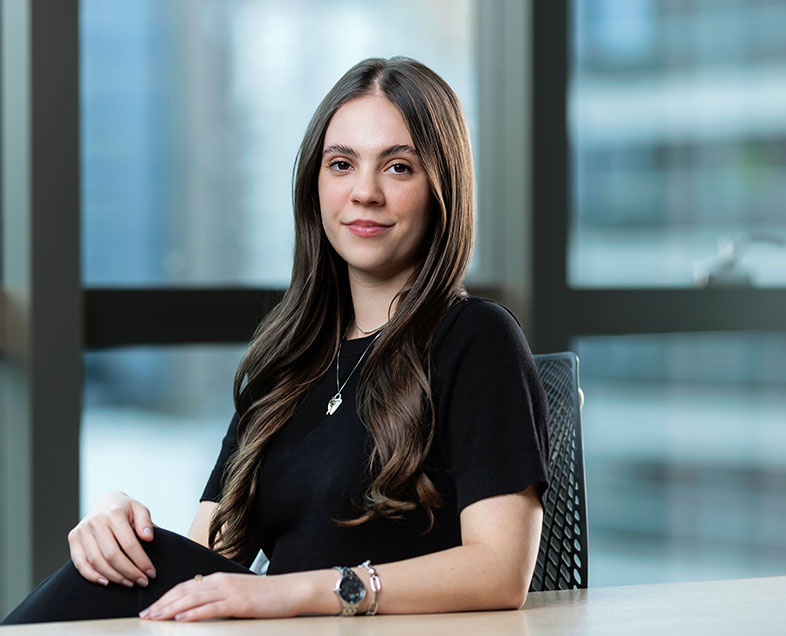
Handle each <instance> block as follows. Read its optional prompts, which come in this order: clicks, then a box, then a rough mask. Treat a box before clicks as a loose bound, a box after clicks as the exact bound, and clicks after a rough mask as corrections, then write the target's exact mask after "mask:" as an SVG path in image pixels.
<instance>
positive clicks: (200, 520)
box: [188, 501, 218, 548]
mask: <svg viewBox="0 0 786 636" xmlns="http://www.w3.org/2000/svg"><path fill="white" fill-rule="evenodd" d="M217 507H218V504H217V503H215V502H214V501H203V502H201V503H200V504H199V508H198V509H197V513H196V516H195V517H194V522H193V523H192V524H191V529H190V530H189V531H188V538H189V539H191V540H192V541H196V542H197V543H199V544H201V545H203V546H205V547H206V548H207V547H209V546H208V545H207V543H208V533H209V532H210V520H211V519H212V518H213V513H214V512H215V510H216V508H217Z"/></svg>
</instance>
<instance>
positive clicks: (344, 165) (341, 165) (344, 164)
mask: <svg viewBox="0 0 786 636" xmlns="http://www.w3.org/2000/svg"><path fill="white" fill-rule="evenodd" d="M330 167H331V168H335V169H336V170H338V171H339V172H345V171H347V170H349V168H350V166H349V162H348V161H333V162H332V163H331V164H330Z"/></svg>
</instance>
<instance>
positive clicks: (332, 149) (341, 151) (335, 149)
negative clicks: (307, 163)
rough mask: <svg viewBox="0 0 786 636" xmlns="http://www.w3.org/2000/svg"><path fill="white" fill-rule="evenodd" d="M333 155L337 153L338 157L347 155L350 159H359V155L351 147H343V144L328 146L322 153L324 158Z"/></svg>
mask: <svg viewBox="0 0 786 636" xmlns="http://www.w3.org/2000/svg"><path fill="white" fill-rule="evenodd" d="M332 153H336V154H338V155H347V156H348V157H354V158H355V159H357V158H358V156H359V155H358V153H357V152H355V151H354V150H352V148H350V147H349V146H342V145H341V144H333V145H331V146H328V147H327V148H325V149H324V150H323V151H322V156H323V157H324V156H325V155H329V154H332Z"/></svg>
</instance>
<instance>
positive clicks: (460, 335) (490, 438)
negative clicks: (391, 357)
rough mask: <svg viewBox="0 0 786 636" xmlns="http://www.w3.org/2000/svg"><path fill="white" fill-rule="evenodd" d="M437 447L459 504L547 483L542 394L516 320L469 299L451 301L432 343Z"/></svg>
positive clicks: (487, 303)
mask: <svg viewBox="0 0 786 636" xmlns="http://www.w3.org/2000/svg"><path fill="white" fill-rule="evenodd" d="M432 368H433V369H434V371H435V373H436V387H437V396H436V402H435V407H436V426H437V439H438V442H437V443H438V445H439V449H440V451H441V453H442V457H443V460H444V462H445V465H446V468H447V470H448V472H449V473H451V474H452V475H453V478H454V480H455V484H456V504H457V506H458V509H459V510H462V509H463V508H464V507H466V506H468V505H470V504H472V503H474V502H475V501H479V500H480V499H484V498H486V497H492V496H494V495H502V494H509V493H514V492H519V491H521V490H524V489H525V488H527V487H528V486H530V485H532V484H535V485H536V486H537V488H538V492H539V494H540V496H541V497H542V496H543V493H544V492H545V490H546V488H547V486H548V473H547V470H546V458H547V455H548V437H547V436H548V429H547V420H548V413H547V404H546V395H545V392H544V390H543V386H542V384H541V382H540V378H539V376H538V373H537V370H536V368H535V363H534V361H533V359H532V354H531V352H530V349H529V345H528V344H527V341H526V339H525V337H524V333H523V331H522V329H521V325H519V323H518V321H517V320H516V319H515V318H514V317H513V314H511V313H510V312H509V311H508V310H507V309H506V308H504V307H503V306H501V305H499V304H497V303H495V302H493V301H490V300H486V299H481V298H471V299H469V300H467V301H464V302H462V303H461V304H459V305H458V307H457V308H454V309H453V310H452V311H451V312H450V313H449V314H448V317H447V318H446V320H445V322H444V323H443V326H442V327H441V328H440V330H438V332H437V334H436V336H435V339H434V344H433V346H432Z"/></svg>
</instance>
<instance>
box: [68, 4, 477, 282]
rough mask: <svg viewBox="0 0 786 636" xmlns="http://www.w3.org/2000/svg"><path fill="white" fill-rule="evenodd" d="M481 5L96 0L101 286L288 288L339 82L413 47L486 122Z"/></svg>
mask: <svg viewBox="0 0 786 636" xmlns="http://www.w3.org/2000/svg"><path fill="white" fill-rule="evenodd" d="M474 5H475V2H474V0H429V1H428V2H422V1H420V0H401V1H399V2H395V3H376V2H374V3H369V2H366V1H365V0H347V1H344V2H340V3H324V2H319V1H317V0H294V1H291V2H284V3H282V2H278V1H274V0H226V1H221V2H216V1H214V0H167V2H160V1H159V0H113V1H112V2H105V1H104V0H82V5H81V20H82V22H81V30H82V33H81V40H82V70H81V75H82V77H81V81H82V86H81V90H82V95H81V97H82V153H83V154H82V168H83V233H84V241H83V242H84V256H83V277H84V280H85V282H86V283H87V284H88V285H100V286H107V285H113V286H114V285H168V284H231V285H236V284H252V285H263V286H272V287H285V286H286V285H287V284H288V282H289V275H290V270H291V264H292V245H293V222H292V207H291V178H292V166H293V164H294V160H295V155H296V153H297V150H298V146H299V144H300V141H301V139H302V136H303V133H304V132H305V129H306V125H307V124H308V121H309V119H310V118H311V115H312V114H313V112H314V110H315V108H316V106H317V104H318V103H319V101H320V100H321V99H322V97H323V96H324V95H325V93H327V91H328V90H329V89H330V87H331V86H332V85H333V84H334V83H335V82H336V80H338V78H339V77H340V76H341V74H343V73H344V71H346V70H347V69H348V68H350V67H351V66H352V65H353V64H355V63H356V62H358V61H360V60H361V59H364V58H366V57H373V56H376V57H390V56H393V55H407V56H409V57H414V58H416V59H419V60H420V61H422V62H424V63H425V64H428V65H429V66H431V67H432V68H434V69H435V70H436V71H437V72H438V73H440V74H441V75H442V76H443V77H444V78H445V79H446V80H447V81H448V83H450V84H451V86H452V87H453V88H454V89H455V90H456V93H457V94H458V95H459V98H460V99H461V100H462V103H463V105H464V108H465V110H466V113H467V118H468V120H469V122H470V127H471V129H472V130H471V132H472V133H474V128H475V126H476V124H475V122H476V85H477V82H476V78H475V40H474V34H475V19H474V15H475V14H474Z"/></svg>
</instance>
